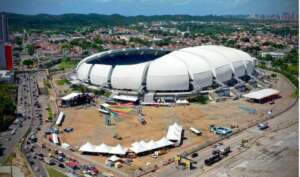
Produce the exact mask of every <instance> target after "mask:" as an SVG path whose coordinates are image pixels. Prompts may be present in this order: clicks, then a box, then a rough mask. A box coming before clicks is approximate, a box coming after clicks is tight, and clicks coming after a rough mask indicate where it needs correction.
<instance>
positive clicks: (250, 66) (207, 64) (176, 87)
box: [76, 45, 254, 91]
mask: <svg viewBox="0 0 300 177" xmlns="http://www.w3.org/2000/svg"><path fill="white" fill-rule="evenodd" d="M253 70H254V58H252V57H251V56H250V55H249V54H247V53H245V52H243V51H241V50H237V49H233V48H228V47H224V46H214V45H206V46H197V47H189V48H183V49H180V50H176V51H173V52H170V51H166V50H159V49H138V48H137V49H123V50H112V51H106V52H101V53H97V54H94V55H92V56H89V57H87V58H85V59H83V60H82V61H81V62H80V63H79V64H78V65H77V68H76V72H77V78H78V79H79V80H81V81H83V82H86V83H89V84H92V85H96V86H102V87H104V86H110V87H111V88H112V89H121V90H123V89H124V90H136V91H138V90H140V89H141V88H146V90H148V91H189V90H194V89H202V88H205V87H208V86H211V85H212V84H213V80H217V81H218V82H223V83H224V82H226V81H229V80H231V79H232V78H233V77H236V78H238V77H242V76H244V75H251V74H252V72H253Z"/></svg>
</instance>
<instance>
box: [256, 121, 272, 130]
mask: <svg viewBox="0 0 300 177" xmlns="http://www.w3.org/2000/svg"><path fill="white" fill-rule="evenodd" d="M257 127H258V128H259V129H260V130H264V129H267V128H269V125H268V123H267V122H264V123H259V124H258V125H257Z"/></svg>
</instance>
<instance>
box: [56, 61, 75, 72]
mask: <svg viewBox="0 0 300 177" xmlns="http://www.w3.org/2000/svg"><path fill="white" fill-rule="evenodd" d="M78 63H79V61H76V60H71V59H70V58H65V59H63V60H62V61H61V62H60V63H59V64H57V65H56V66H57V68H58V69H63V70H64V69H74V68H75V67H76V66H77V64H78Z"/></svg>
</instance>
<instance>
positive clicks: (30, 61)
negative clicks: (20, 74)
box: [23, 59, 33, 66]
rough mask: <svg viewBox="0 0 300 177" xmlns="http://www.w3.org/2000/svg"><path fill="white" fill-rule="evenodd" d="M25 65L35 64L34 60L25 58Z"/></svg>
mask: <svg viewBox="0 0 300 177" xmlns="http://www.w3.org/2000/svg"><path fill="white" fill-rule="evenodd" d="M23 65H27V66H31V65H33V60H31V59H27V60H23Z"/></svg>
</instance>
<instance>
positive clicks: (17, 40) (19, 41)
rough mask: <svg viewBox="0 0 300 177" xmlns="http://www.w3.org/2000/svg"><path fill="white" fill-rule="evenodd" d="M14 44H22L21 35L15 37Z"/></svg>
mask: <svg viewBox="0 0 300 177" xmlns="http://www.w3.org/2000/svg"><path fill="white" fill-rule="evenodd" d="M16 44H17V45H22V44H23V39H22V38H21V37H16Z"/></svg>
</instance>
